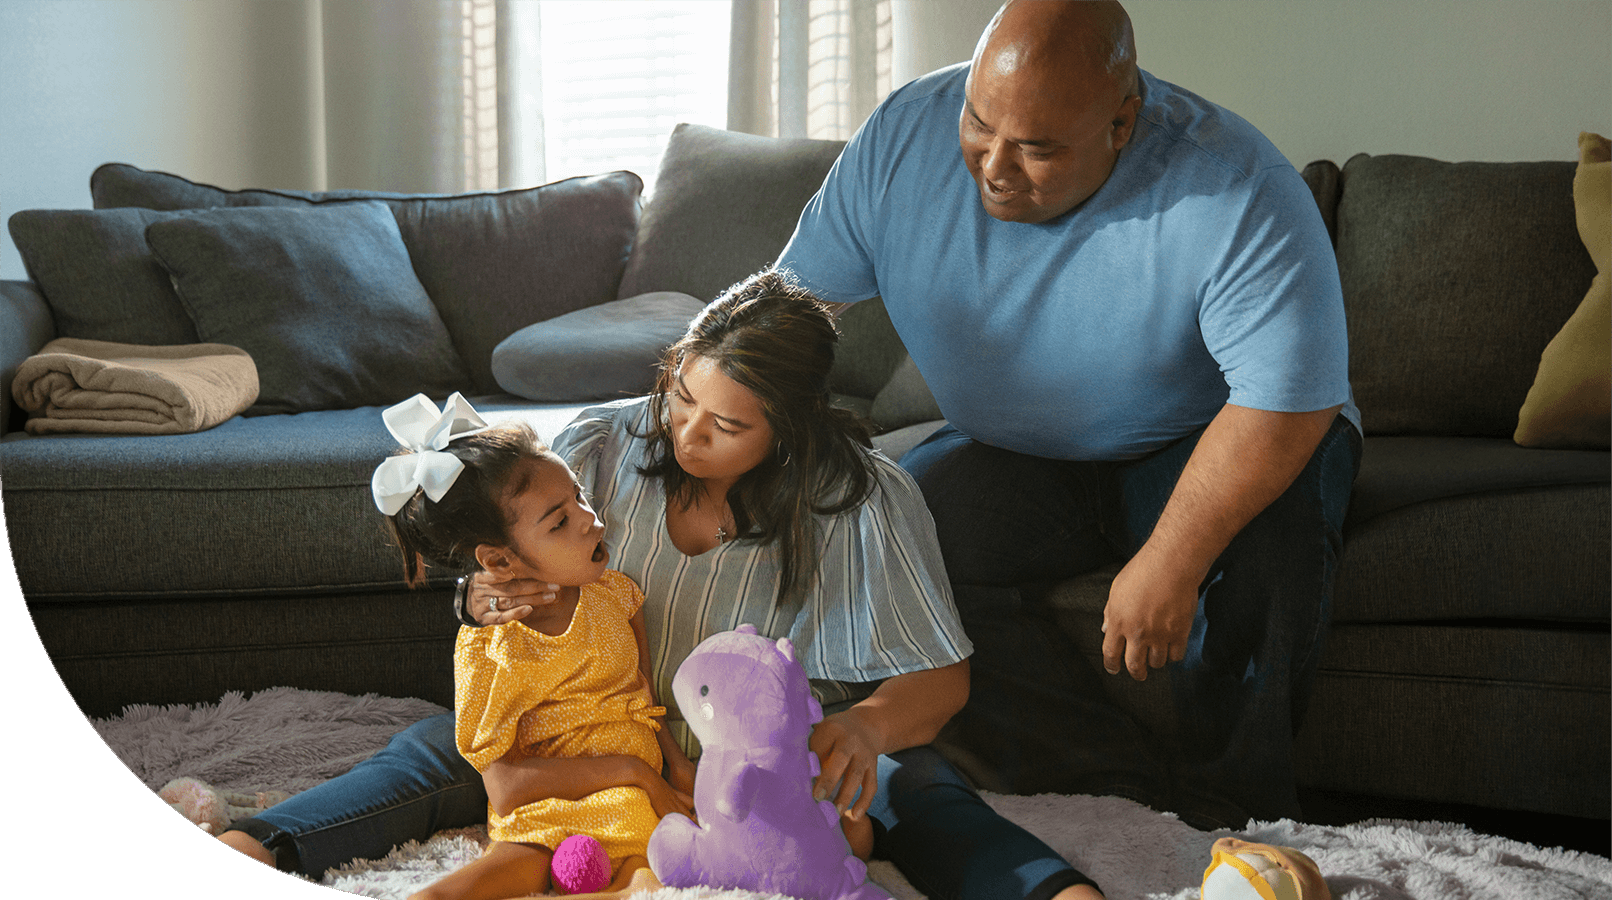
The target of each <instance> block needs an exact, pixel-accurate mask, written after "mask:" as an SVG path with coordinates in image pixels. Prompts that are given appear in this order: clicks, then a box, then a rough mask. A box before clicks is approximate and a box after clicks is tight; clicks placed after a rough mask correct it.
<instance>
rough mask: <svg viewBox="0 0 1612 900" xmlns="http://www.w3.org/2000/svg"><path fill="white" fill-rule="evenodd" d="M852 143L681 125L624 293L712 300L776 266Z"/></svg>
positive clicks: (635, 250)
mask: <svg viewBox="0 0 1612 900" xmlns="http://www.w3.org/2000/svg"><path fill="white" fill-rule="evenodd" d="M844 147H845V143H844V142H843V141H814V140H784V139H780V138H769V137H758V136H756V135H753V134H743V133H740V132H737V131H723V130H722V129H720V128H710V127H708V126H705V125H688V124H682V125H678V126H677V127H676V128H675V129H673V130H672V135H671V138H670V139H669V140H668V141H667V144H666V152H665V153H664V154H662V155H661V163H660V170H659V174H658V175H656V177H655V193H654V195H653V196H652V197H650V199H649V202H648V203H646V204H645V207H644V221H643V225H642V226H640V228H639V229H638V245H637V246H636V247H634V248H633V252H632V257H631V258H630V259H629V260H628V261H627V270H626V272H625V273H624V274H623V275H622V277H621V288H620V290H619V292H618V295H619V296H621V297H624V298H625V297H632V296H634V295H637V294H643V293H648V292H650V291H679V292H681V293H684V294H689V295H691V296H693V297H696V298H698V299H700V300H702V301H705V302H707V303H709V302H710V301H712V300H714V299H716V296H717V295H718V294H720V293H722V292H723V291H724V290H727V289H728V287H730V286H732V285H733V284H735V283H736V282H738V281H741V280H743V279H744V278H746V277H748V276H750V275H753V274H755V273H756V272H758V271H760V270H761V269H763V268H765V267H767V266H769V265H771V264H772V263H773V261H774V260H776V259H777V258H778V253H779V251H781V250H783V249H784V244H786V243H788V242H789V236H790V235H792V234H794V233H795V222H796V221H797V220H798V219H799V218H800V211H801V210H802V209H805V208H806V202H807V201H808V200H810V199H812V195H813V194H815V193H817V189H818V188H819V187H821V186H822V184H823V178H824V176H826V175H827V174H828V170H829V169H830V168H831V167H832V166H833V165H834V160H836V159H838V158H839V155H840V150H841V149H843V148H844Z"/></svg>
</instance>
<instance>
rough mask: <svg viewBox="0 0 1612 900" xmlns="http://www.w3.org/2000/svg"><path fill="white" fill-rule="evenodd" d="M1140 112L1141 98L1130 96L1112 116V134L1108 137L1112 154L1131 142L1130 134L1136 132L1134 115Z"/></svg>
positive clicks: (1134, 95)
mask: <svg viewBox="0 0 1612 900" xmlns="http://www.w3.org/2000/svg"><path fill="white" fill-rule="evenodd" d="M1141 111H1142V98H1141V97H1140V96H1138V95H1136V94H1132V95H1130V96H1129V97H1126V98H1125V102H1124V103H1121V104H1120V107H1119V111H1118V112H1116V113H1115V114H1114V122H1113V127H1114V131H1113V134H1112V135H1111V136H1110V137H1109V145H1110V146H1112V147H1113V148H1114V152H1115V153H1118V152H1119V151H1121V150H1123V149H1125V145H1126V144H1128V143H1130V142H1131V132H1132V131H1135V130H1136V115H1137V113H1139V112H1141Z"/></svg>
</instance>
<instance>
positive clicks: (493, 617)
mask: <svg viewBox="0 0 1612 900" xmlns="http://www.w3.org/2000/svg"><path fill="white" fill-rule="evenodd" d="M466 591H467V593H466V600H465V603H466V605H467V606H468V607H469V608H470V614H471V615H472V616H474V617H475V619H476V621H477V622H480V623H481V624H483V625H504V624H507V623H509V622H514V621H517V620H520V619H524V618H526V617H527V615H529V614H530V613H531V612H532V609H533V607H537V606H547V605H549V604H550V603H553V602H554V601H556V600H558V599H559V598H560V586H559V585H557V584H549V583H548V582H545V581H538V580H536V579H533V578H509V577H507V576H504V577H500V576H498V575H494V574H492V573H491V572H477V573H476V574H474V575H472V576H471V577H470V584H469V586H468V588H467V589H466ZM494 600H497V601H498V609H497V610H496V611H495V610H494V609H493V608H492V602H493V601H494Z"/></svg>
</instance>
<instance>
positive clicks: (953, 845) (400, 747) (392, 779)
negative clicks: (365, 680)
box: [233, 714, 1091, 900]
mask: <svg viewBox="0 0 1612 900" xmlns="http://www.w3.org/2000/svg"><path fill="white" fill-rule="evenodd" d="M868 812H869V814H870V815H872V816H873V817H874V818H875V819H876V820H877V821H878V823H879V827H877V828H875V834H876V839H875V845H874V854H875V855H876V856H878V857H880V858H888V859H890V860H891V861H892V862H893V863H895V865H896V867H897V868H899V869H900V870H901V872H902V873H903V874H904V875H905V876H906V877H907V879H908V880H909V881H911V882H912V884H913V886H914V887H917V888H918V889H919V890H922V891H923V892H924V893H926V894H927V895H929V896H930V897H932V898H935V900H964V898H967V900H987V898H1004V900H1006V898H1012V900H1019V898H1034V900H1045V898H1048V897H1051V896H1052V895H1053V894H1055V893H1057V891H1059V890H1061V889H1063V888H1064V887H1068V886H1070V885H1075V884H1089V883H1091V882H1090V881H1089V880H1088V879H1086V878H1085V876H1083V875H1081V874H1080V873H1078V872H1076V871H1075V870H1074V869H1073V868H1071V867H1070V866H1069V864H1068V863H1067V862H1065V861H1064V860H1063V859H1062V858H1061V857H1059V856H1058V854H1057V853H1055V852H1053V851H1052V850H1051V848H1049V847H1047V845H1046V844H1044V843H1042V842H1041V841H1040V840H1039V839H1038V838H1036V837H1034V836H1033V835H1031V834H1030V833H1029V832H1027V831H1025V830H1024V829H1022V828H1020V827H1018V826H1017V825H1014V824H1013V823H1012V822H1009V821H1008V820H1006V819H1004V818H1002V817H1001V816H999V815H997V814H996V812H995V811H994V810H992V809H991V808H990V807H989V806H987V805H986V804H985V802H984V801H982V800H981V799H980V798H979V795H978V794H976V793H975V792H974V790H973V788H971V787H970V786H969V785H968V783H967V782H966V781H964V780H963V777H962V776H961V775H960V774H958V772H957V770H956V769H954V768H952V766H951V764H950V763H948V762H947V761H946V760H945V758H943V757H942V756H941V755H940V754H939V753H936V752H935V751H934V750H931V749H930V748H928V747H915V748H913V749H910V750H903V751H901V752H899V753H895V754H892V755H890V756H882V757H880V758H879V792H878V794H877V795H875V796H874V799H873V803H872V804H871V806H870V807H869V810H868ZM486 821H487V794H486V792H485V791H484V790H483V789H482V784H481V776H480V775H479V774H478V773H477V772H476V770H475V769H474V768H473V767H472V766H471V765H470V764H469V763H468V762H466V761H465V760H464V758H463V757H461V756H460V755H459V752H458V750H457V749H455V746H454V728H453V716H452V715H451V714H447V715H440V716H434V717H432V718H429V719H425V720H423V721H421V722H417V723H415V724H414V725H412V726H410V727H409V728H408V729H406V730H405V731H403V732H401V733H400V734H398V735H397V736H395V737H393V738H392V740H391V742H390V743H388V744H387V745H386V747H385V748H384V749H382V750H381V751H380V752H379V753H377V754H375V755H374V756H372V757H370V758H369V759H367V760H365V761H363V762H361V763H359V764H358V765H357V766H354V767H353V768H352V770H351V771H349V772H347V773H346V774H344V775H341V776H339V777H337V778H333V779H331V780H329V781H327V782H325V783H323V784H320V785H318V786H317V787H313V788H310V789H309V790H306V791H303V792H302V793H300V794H296V795H293V796H292V797H290V798H288V799H286V800H284V801H282V802H281V803H278V804H276V805H275V806H272V807H270V808H269V809H266V810H264V811H263V812H261V813H259V814H257V815H256V816H254V817H252V818H250V819H245V820H242V821H240V822H236V823H235V825H234V826H233V827H234V828H236V829H239V830H241V831H244V832H246V833H247V834H249V835H251V836H252V837H254V838H256V839H257V840H259V841H261V842H262V843H263V845H264V846H265V847H267V848H268V849H270V850H272V851H274V852H275V854H276V864H277V865H278V866H279V868H281V869H284V870H286V871H292V872H301V873H303V874H305V875H310V876H313V877H318V876H320V875H321V874H323V873H324V871H325V870H326V869H329V868H331V867H333V866H339V865H341V864H343V863H346V862H348V861H350V860H352V859H354V858H355V857H357V858H367V859H374V858H377V857H382V856H385V855H386V854H387V853H388V852H390V851H391V849H392V848H393V847H394V846H396V845H397V844H401V843H403V842H405V841H409V840H420V841H423V840H425V839H427V838H429V837H430V836H431V835H432V834H433V833H434V832H437V831H439V830H442V829H444V828H463V827H467V826H470V825H480V824H484V823H485V822H486Z"/></svg>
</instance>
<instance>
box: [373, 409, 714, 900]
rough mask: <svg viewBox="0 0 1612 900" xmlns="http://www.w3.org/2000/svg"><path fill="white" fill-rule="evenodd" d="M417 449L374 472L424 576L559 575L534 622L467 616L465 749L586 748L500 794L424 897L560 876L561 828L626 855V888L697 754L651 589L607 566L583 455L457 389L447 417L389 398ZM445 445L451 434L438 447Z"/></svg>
mask: <svg viewBox="0 0 1612 900" xmlns="http://www.w3.org/2000/svg"><path fill="white" fill-rule="evenodd" d="M384 416H385V418H386V423H387V426H388V428H390V429H391V430H392V433H393V435H394V436H396V437H397V438H398V439H399V441H400V442H402V443H403V444H404V446H405V449H404V450H403V451H402V452H400V453H399V454H398V455H395V456H393V457H391V458H389V459H388V460H386V461H385V462H384V463H382V464H381V466H380V468H378V469H377V470H376V473H375V479H374V493H375V501H376V505H377V507H379V508H380V510H381V512H383V513H386V514H387V515H388V521H389V522H390V524H391V528H392V531H393V534H394V536H395V538H396V541H397V544H398V546H399V548H400V549H401V550H402V553H403V565H404V571H405V573H406V575H407V576H408V580H409V583H410V584H411V585H419V584H421V583H423V582H424V580H425V569H426V567H427V566H428V565H437V566H443V567H447V568H451V569H454V570H456V571H469V570H472V569H477V568H480V569H483V570H486V571H488V572H500V573H505V574H507V575H509V576H511V577H526V578H538V579H542V580H544V581H547V582H549V583H552V584H556V585H559V586H560V591H559V598H558V600H557V601H556V602H554V603H553V604H550V605H547V606H545V607H543V608H542V609H541V610H537V611H534V612H533V614H531V615H529V616H527V617H526V618H525V619H523V620H521V621H520V622H512V623H509V624H507V625H500V626H496V627H493V628H480V629H477V628H464V629H461V630H460V633H459V638H458V642H457V646H456V647H455V650H454V687H455V701H454V706H455V713H456V717H457V725H456V737H457V743H458V748H459V752H460V753H461V754H462V755H463V756H464V757H465V759H466V760H468V761H469V762H470V763H471V765H473V766H475V767H476V769H477V770H478V771H480V772H483V773H485V772H486V770H487V768H488V767H489V766H490V765H491V764H492V763H494V762H496V761H499V760H505V759H510V758H516V759H519V758H523V757H544V758H582V759H586V760H588V763H587V764H586V765H585V766H584V767H582V768H578V769H575V770H573V771H570V772H568V773H567V775H568V776H569V777H567V778H565V779H563V782H562V783H557V784H556V788H555V791H554V792H553V793H554V795H553V796H549V797H547V798H545V799H538V800H535V801H531V802H527V803H525V804H523V805H520V806H517V807H514V808H511V809H499V808H496V807H495V806H494V805H493V804H491V803H489V805H488V814H487V826H488V827H487V830H488V835H489V836H490V837H491V838H492V840H493V843H492V844H491V845H490V846H489V847H488V848H487V852H486V853H485V854H484V855H483V856H482V857H481V858H480V859H479V860H477V861H476V862H474V863H471V864H470V865H468V866H465V867H464V868H461V869H459V870H458V871H456V872H454V873H452V874H450V875H448V876H446V877H444V878H442V879H441V880H439V881H438V882H436V883H435V884H433V885H431V886H430V887H428V888H426V889H425V890H424V891H421V892H420V893H418V894H416V895H415V896H416V897H429V898H458V900H479V898H497V897H515V896H523V895H529V894H539V893H543V892H545V891H547V890H548V889H549V881H550V879H549V863H550V860H551V859H552V858H553V853H554V848H555V847H556V846H558V845H559V843H560V841H562V840H563V839H565V838H567V837H569V836H571V835H573V834H585V835H588V836H591V837H593V838H594V839H596V840H598V841H599V843H600V845H602V846H603V848H604V850H605V852H606V853H607V854H608V855H609V856H610V861H611V868H612V875H613V880H612V884H611V888H612V889H614V890H621V889H625V888H627V887H629V885H630V886H632V887H635V888H641V887H648V886H655V882H653V880H652V879H653V876H652V875H651V873H650V872H649V869H648V864H647V862H646V860H645V853H646V850H647V847H648V843H649V836H650V833H651V832H652V831H654V828H655V825H656V823H657V822H658V821H659V820H660V817H661V816H662V815H664V814H665V813H667V812H671V811H674V810H675V811H679V812H685V813H687V812H688V811H689V809H690V807H691V804H692V800H691V798H689V797H688V796H687V795H686V794H680V793H679V792H677V791H675V790H674V789H673V788H672V787H671V786H670V785H669V784H668V783H667V782H666V781H665V780H663V779H662V777H661V769H662V763H663V759H664V758H666V757H670V758H671V759H672V760H673V761H674V764H673V769H674V770H679V769H681V768H682V767H683V766H689V767H691V766H692V764H691V763H689V762H688V760H687V757H686V756H684V755H683V751H682V750H681V749H680V748H679V747H678V746H677V745H676V743H675V742H673V741H672V740H671V739H670V735H669V733H668V732H667V731H665V730H664V729H663V728H662V727H661V722H660V718H661V717H662V716H664V715H665V712H666V711H665V709H664V708H662V707H660V706H656V705H655V702H654V698H653V697H652V696H651V693H650V688H649V681H648V678H647V672H646V670H645V668H644V663H643V660H646V659H647V658H648V653H647V649H646V644H645V636H644V624H643V613H642V611H641V607H642V606H643V602H644V597H643V594H642V593H641V592H640V591H639V589H638V587H637V585H635V584H634V583H633V582H632V580H631V579H629V578H628V577H627V576H625V575H623V574H621V573H620V572H616V571H612V570H610V569H608V568H606V566H607V565H608V563H609V561H610V557H609V553H608V551H607V550H606V549H605V546H604V543H603V541H602V536H603V534H604V523H603V522H601V521H600V520H599V517H598V516H597V515H595V513H594V511H593V509H592V508H591V507H590V506H589V504H588V501H587V499H586V498H585V497H584V496H583V493H582V489H581V487H580V486H578V484H577V481H576V477H575V476H574V475H573V474H572V472H571V470H570V468H569V467H568V466H566V464H565V463H564V462H563V461H561V459H560V458H559V457H558V456H556V455H555V454H554V453H553V452H552V451H550V450H549V449H548V448H547V447H545V446H543V444H542V443H541V442H540V441H539V440H538V439H537V436H536V435H535V434H534V433H533V432H532V430H531V429H530V428H529V427H527V426H526V425H523V424H511V425H502V426H498V427H491V428H489V427H487V426H486V423H484V422H483V421H482V420H481V418H480V417H479V416H478V415H477V414H476V412H475V410H473V409H471V408H470V405H469V404H468V403H466V402H465V401H464V399H463V398H462V397H460V396H459V395H458V394H455V395H454V396H453V397H451V398H449V401H448V404H447V408H446V410H445V411H444V412H443V413H442V414H441V415H440V416H439V415H437V411H436V407H435V406H434V405H433V404H432V403H431V402H430V401H429V400H427V399H426V398H425V397H424V395H420V396H416V397H415V398H413V399H412V400H409V401H405V402H404V403H400V404H398V405H397V406H394V407H392V408H390V409H388V410H387V411H386V412H385V414H384ZM434 448H440V449H434Z"/></svg>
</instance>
